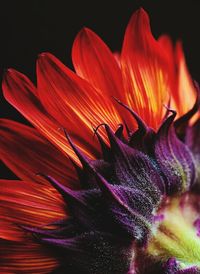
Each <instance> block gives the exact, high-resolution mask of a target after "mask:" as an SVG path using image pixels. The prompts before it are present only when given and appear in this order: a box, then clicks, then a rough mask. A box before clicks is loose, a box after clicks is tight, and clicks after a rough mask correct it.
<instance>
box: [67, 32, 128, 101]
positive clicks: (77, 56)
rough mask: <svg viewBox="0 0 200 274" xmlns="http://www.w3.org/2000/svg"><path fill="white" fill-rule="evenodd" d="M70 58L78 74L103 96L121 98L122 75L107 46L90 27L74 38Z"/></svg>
mask: <svg viewBox="0 0 200 274" xmlns="http://www.w3.org/2000/svg"><path fill="white" fill-rule="evenodd" d="M72 60H73V64H74V67H75V70H76V72H77V74H78V75H79V76H81V77H82V78H84V79H86V80H87V81H88V82H89V83H90V84H92V85H93V86H94V87H95V88H96V89H97V90H98V91H99V93H103V94H104V96H105V97H111V96H115V97H117V98H118V99H121V100H122V98H123V94H124V92H123V84H122V75H121V71H120V68H119V66H118V65H117V62H116V60H115V58H114V56H113V54H112V52H111V51H110V50H109V48H108V47H107V46H106V45H105V44H104V42H103V41H102V40H101V39H100V38H99V37H98V36H97V35H96V34H95V33H94V32H93V31H91V30H90V29H87V28H84V29H82V30H81V31H80V32H79V34H78V35H77V37H76V39H75V40H74V44H73V48H72Z"/></svg>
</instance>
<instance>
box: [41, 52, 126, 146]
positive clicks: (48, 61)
mask: <svg viewBox="0 0 200 274" xmlns="http://www.w3.org/2000/svg"><path fill="white" fill-rule="evenodd" d="M37 76H38V77H37V78H38V89H39V95H40V99H41V102H42V103H43V104H44V105H45V108H46V109H48V111H49V113H50V114H51V115H52V116H54V117H56V119H57V120H58V121H59V122H60V123H61V124H62V125H63V126H64V127H65V128H66V129H67V131H69V133H70V132H71V131H72V132H76V134H77V136H79V137H82V139H84V140H85V141H86V142H88V145H89V144H92V145H94V144H95V143H94V141H92V138H91V136H92V134H91V133H92V126H97V125H99V124H101V123H108V124H109V125H110V126H111V127H112V128H115V129H116V125H117V124H119V123H121V120H120V117H119V115H118V113H117V111H116V110H115V108H114V106H113V104H112V103H111V100H110V99H109V98H108V96H105V94H104V93H101V92H99V91H98V90H96V89H95V88H93V87H92V86H91V85H90V84H89V83H88V82H86V81H85V80H84V79H81V78H80V77H79V76H77V75H76V74H75V73H74V72H72V71H71V70H69V69H68V68H67V67H65V66H64V65H63V64H62V63H61V62H60V61H59V60H58V59H57V58H55V57H54V56H53V55H51V54H49V53H44V54H42V55H40V58H39V60H38V64H37ZM113 102H114V100H113ZM104 134H105V133H104ZM77 138H78V137H77Z"/></svg>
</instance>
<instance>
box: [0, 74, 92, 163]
mask: <svg viewBox="0 0 200 274" xmlns="http://www.w3.org/2000/svg"><path fill="white" fill-rule="evenodd" d="M2 88H3V92H4V96H5V98H6V100H7V101H8V102H9V103H10V104H12V105H13V106H14V107H15V108H16V109H17V110H18V111H19V112H20V113H21V114H22V115H24V116H25V117H26V118H27V119H28V120H29V121H30V122H31V123H32V124H33V125H34V126H35V127H36V128H37V129H38V130H39V131H40V132H41V133H42V134H43V135H44V136H45V137H46V138H47V139H48V140H49V141H51V142H52V143H53V144H54V145H56V146H57V147H58V148H59V149H60V150H62V151H63V152H65V153H67V154H68V155H69V156H71V157H72V158H74V159H75V160H76V161H78V160H77V157H76V156H75V154H74V152H73V150H72V149H71V147H70V145H69V144H68V142H67V141H66V138H65V136H64V134H63V132H62V131H60V130H58V129H59V128H60V127H62V125H60V124H59V123H58V122H57V121H56V120H55V119H54V118H53V117H52V116H51V115H49V113H48V112H47V111H46V110H45V109H44V107H43V106H42V104H41V102H40V101H39V100H38V98H37V97H36V96H35V94H37V92H36V89H35V87H34V85H33V84H32V83H31V82H30V80H29V79H28V78H27V77H26V76H25V75H23V74H22V73H20V72H17V71H15V70H13V69H12V70H11V69H10V70H8V72H7V73H6V74H5V76H4V79H3V86H2ZM46 98H48V96H46ZM54 103H55V102H54ZM84 152H85V153H86V154H87V155H88V156H89V157H91V158H93V157H94V156H93V155H92V154H90V153H89V152H88V151H87V150H85V151H84Z"/></svg>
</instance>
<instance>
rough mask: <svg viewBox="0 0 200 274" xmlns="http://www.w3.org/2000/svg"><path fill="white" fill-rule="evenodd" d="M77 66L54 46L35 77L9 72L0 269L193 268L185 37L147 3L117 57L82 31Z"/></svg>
mask: <svg viewBox="0 0 200 274" xmlns="http://www.w3.org/2000/svg"><path fill="white" fill-rule="evenodd" d="M72 60H73V64H74V68H75V71H76V73H75V72H73V71H71V70H70V69H69V68H67V67H66V66H65V65H63V64H62V63H61V62H60V61H59V60H58V59H57V58H56V57H54V56H53V55H51V54H49V53H42V54H41V55H40V56H39V58H38V61H37V85H36V86H35V85H34V84H33V83H31V81H30V80H29V79H28V78H27V77H26V76H24V75H23V74H21V73H19V72H17V71H15V70H13V69H9V70H8V71H7V73H6V74H5V76H4V79H3V92H4V96H5V98H6V99H7V101H8V102H9V103H10V104H11V105H13V106H14V107H15V108H16V109H17V110H18V111H19V112H20V113H22V114H23V115H24V117H26V118H27V120H28V121H29V122H30V123H31V124H32V125H33V127H29V126H25V125H22V124H19V123H17V122H14V121H10V120H6V119H1V120H0V133H1V134H0V138H1V140H0V152H1V159H2V161H3V162H4V163H5V164H6V165H7V166H8V167H9V168H10V169H11V170H12V171H13V172H14V173H15V174H16V175H17V176H18V177H19V180H13V181H9V180H4V179H2V180H1V182H0V183H1V187H0V196H1V197H0V205H1V206H0V215H1V221H0V222H1V227H0V250H1V258H0V272H1V273H5V274H6V273H39V274H44V273H59V274H61V273H70V274H75V273H81V274H102V273H104V274H125V273H129V274H131V273H132V274H134V273H139V274H140V273H141V274H142V273H145V274H147V273H149V274H150V273H152V274H156V273H166V274H173V273H174V274H175V273H176V274H181V273H188V274H189V273H200V238H199V237H200V196H199V195H200V194H199V182H200V168H199V164H200V144H199V143H198V139H199V136H200V120H199V101H200V100H199V88H198V85H197V84H196V83H195V82H193V81H192V80H191V78H190V75H189V73H188V71H187V67H186V63H185V59H184V54H183V51H182V47H181V44H180V42H178V43H177V44H176V46H174V45H173V44H172V42H171V40H170V38H169V37H168V36H162V37H160V38H159V39H158V40H156V39H155V38H154V37H153V36H152V34H151V30H150V25H149V19H148V15H147V14H146V12H145V11H144V10H142V9H140V10H138V11H137V12H135V13H134V14H133V16H132V18H131V20H130V22H129V24H128V27H127V29H126V33H125V37H124V42H123V47H122V51H121V53H120V54H113V53H112V52H111V51H110V50H109V48H108V47H107V46H106V45H105V44H104V43H103V41H102V40H101V39H100V38H99V37H98V36H97V35H96V34H95V33H93V32H92V31H91V30H89V29H83V30H81V31H80V33H79V34H78V35H77V37H76V39H75V41H74V44H73V48H72Z"/></svg>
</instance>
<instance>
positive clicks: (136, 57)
mask: <svg viewBox="0 0 200 274" xmlns="http://www.w3.org/2000/svg"><path fill="white" fill-rule="evenodd" d="M121 62H122V75H123V81H124V88H125V96H126V102H127V104H128V105H129V106H130V107H131V108H133V109H134V110H135V111H136V112H137V113H138V114H139V115H140V117H141V118H143V120H144V121H145V122H146V123H147V124H148V125H149V126H150V127H152V128H154V129H157V128H158V126H159V124H160V123H161V121H162V118H163V111H164V110H163V104H164V103H166V102H168V100H169V94H170V91H171V89H173V85H174V84H173V77H172V75H171V74H172V71H171V61H170V59H169V56H168V54H166V53H165V52H164V51H163V49H162V46H161V45H160V43H159V42H158V41H156V40H155V39H154V37H153V36H152V34H151V30H150V25H149V18H148V15H147V14H146V12H145V11H144V10H143V9H140V10H138V11H137V12H135V13H134V14H133V16H132V18H131V20H130V22H129V24H128V27H127V29H126V33H125V37H124V43H123V48H122V55H121Z"/></svg>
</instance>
